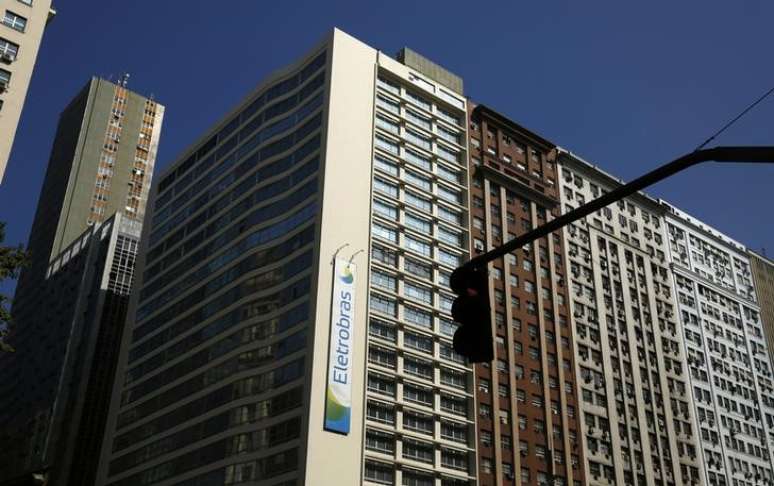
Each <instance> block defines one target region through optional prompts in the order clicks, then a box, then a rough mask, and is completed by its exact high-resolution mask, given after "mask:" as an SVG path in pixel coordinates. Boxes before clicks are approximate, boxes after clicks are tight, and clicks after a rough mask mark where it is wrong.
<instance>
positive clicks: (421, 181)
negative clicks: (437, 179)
mask: <svg viewBox="0 0 774 486" xmlns="http://www.w3.org/2000/svg"><path fill="white" fill-rule="evenodd" d="M406 182H410V183H411V184H414V185H415V186H418V187H419V188H420V189H424V190H425V191H428V192H430V191H431V190H432V185H431V184H430V179H428V178H427V177H423V176H421V175H419V174H417V173H415V172H411V171H406Z"/></svg>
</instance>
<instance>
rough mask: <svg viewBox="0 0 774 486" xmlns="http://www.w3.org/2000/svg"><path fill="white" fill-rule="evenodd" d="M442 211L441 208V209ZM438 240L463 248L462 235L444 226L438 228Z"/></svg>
mask: <svg viewBox="0 0 774 486" xmlns="http://www.w3.org/2000/svg"><path fill="white" fill-rule="evenodd" d="M439 209H440V208H439ZM438 239H439V240H441V241H443V242H444V243H448V244H450V245H454V246H462V235H461V234H459V233H457V232H456V231H450V230H447V229H446V228H444V227H443V226H439V227H438Z"/></svg>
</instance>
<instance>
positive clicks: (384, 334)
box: [368, 320, 398, 343]
mask: <svg viewBox="0 0 774 486" xmlns="http://www.w3.org/2000/svg"><path fill="white" fill-rule="evenodd" d="M368 334H369V335H371V336H373V337H377V338H379V339H385V340H387V341H390V342H393V343H394V342H395V340H396V339H397V337H398V331H397V330H396V329H395V325H394V324H390V323H387V322H384V321H378V320H372V321H371V322H369V323H368Z"/></svg>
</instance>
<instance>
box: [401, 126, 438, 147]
mask: <svg viewBox="0 0 774 486" xmlns="http://www.w3.org/2000/svg"><path fill="white" fill-rule="evenodd" d="M406 140H408V141H409V142H411V143H413V144H414V145H416V146H417V147H420V148H423V149H426V150H430V149H431V148H432V144H431V143H430V139H429V138H427V137H425V136H422V135H420V134H418V133H417V132H414V131H412V130H406Z"/></svg>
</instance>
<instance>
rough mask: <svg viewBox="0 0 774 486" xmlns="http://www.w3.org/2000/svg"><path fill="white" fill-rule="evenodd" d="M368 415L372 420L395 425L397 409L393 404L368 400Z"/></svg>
mask: <svg viewBox="0 0 774 486" xmlns="http://www.w3.org/2000/svg"><path fill="white" fill-rule="evenodd" d="M367 414H368V418H369V419H370V420H375V421H377V422H383V423H386V424H394V423H395V408H394V405H392V404H387V403H382V402H376V401H373V400H368V406H367Z"/></svg>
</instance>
